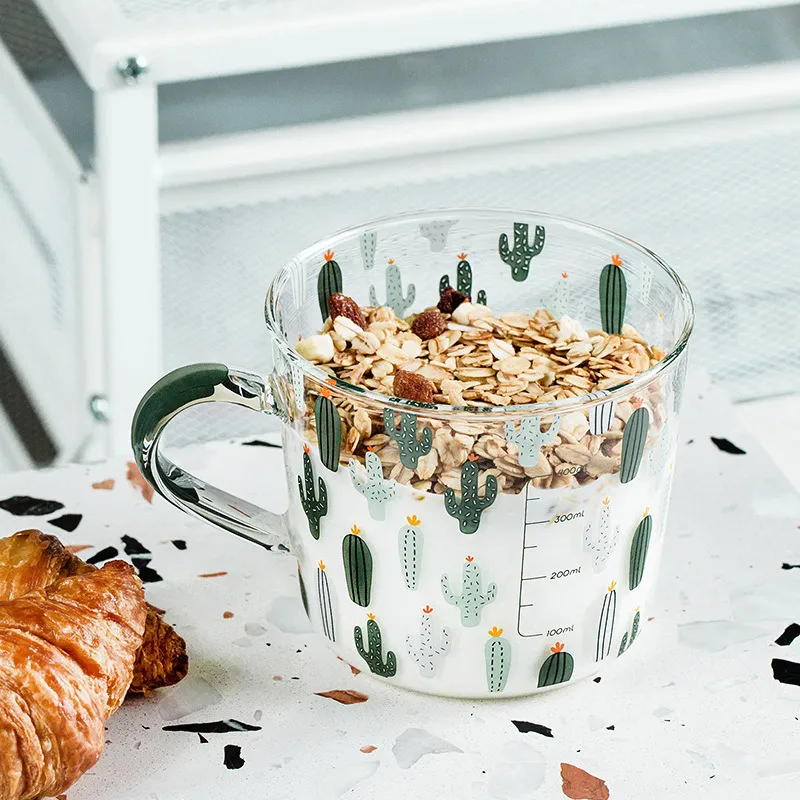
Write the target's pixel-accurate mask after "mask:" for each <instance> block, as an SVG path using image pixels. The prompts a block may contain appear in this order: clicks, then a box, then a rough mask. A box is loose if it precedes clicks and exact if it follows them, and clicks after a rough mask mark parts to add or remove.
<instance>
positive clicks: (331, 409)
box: [314, 389, 342, 472]
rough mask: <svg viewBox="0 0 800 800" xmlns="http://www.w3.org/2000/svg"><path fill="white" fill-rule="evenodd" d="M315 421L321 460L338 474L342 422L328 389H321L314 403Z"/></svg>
mask: <svg viewBox="0 0 800 800" xmlns="http://www.w3.org/2000/svg"><path fill="white" fill-rule="evenodd" d="M314 419H315V421H316V424H317V443H318V444H319V456H320V459H321V461H322V463H323V464H324V465H325V466H326V467H327V468H328V469H329V470H330V471H331V472H336V471H337V470H338V469H339V453H340V452H341V449H342V420H341V418H340V417H339V411H338V410H337V408H336V405H335V404H334V402H333V400H331V396H330V392H329V391H328V390H327V389H320V394H319V396H318V397H317V400H316V402H315V403H314Z"/></svg>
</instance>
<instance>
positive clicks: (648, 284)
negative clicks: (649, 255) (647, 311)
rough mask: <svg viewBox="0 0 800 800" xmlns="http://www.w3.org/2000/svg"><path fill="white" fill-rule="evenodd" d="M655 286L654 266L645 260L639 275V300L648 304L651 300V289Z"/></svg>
mask: <svg viewBox="0 0 800 800" xmlns="http://www.w3.org/2000/svg"><path fill="white" fill-rule="evenodd" d="M652 287H653V268H652V267H651V266H650V264H648V263H647V262H645V263H644V264H643V265H642V271H641V273H640V275H639V302H640V303H641V304H642V305H645V306H646V305H647V303H648V301H649V300H650V290H651V289H652Z"/></svg>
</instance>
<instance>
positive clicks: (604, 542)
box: [583, 497, 619, 572]
mask: <svg viewBox="0 0 800 800" xmlns="http://www.w3.org/2000/svg"><path fill="white" fill-rule="evenodd" d="M602 506H603V507H602V509H601V511H600V522H599V524H598V527H599V529H600V530H599V532H598V535H597V538H596V539H595V538H594V537H593V536H592V523H591V522H590V523H589V524H588V525H587V526H586V528H584V531H583V549H584V550H587V551H588V552H589V553H591V555H592V566H593V568H594V571H595V572H602V571H603V567H605V565H606V561H608V558H609V556H610V555H611V554H612V553H613V552H614V549H615V548H616V546H617V541H618V540H619V525H617V527H616V528H614V531H613V533H612V531H611V501H610V500H609V498H607V497H606V498H605V499H604V500H603V503H602Z"/></svg>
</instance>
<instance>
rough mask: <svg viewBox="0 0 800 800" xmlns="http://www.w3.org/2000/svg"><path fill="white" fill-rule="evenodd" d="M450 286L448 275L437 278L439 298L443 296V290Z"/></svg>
mask: <svg viewBox="0 0 800 800" xmlns="http://www.w3.org/2000/svg"><path fill="white" fill-rule="evenodd" d="M449 286H450V276H449V275H442V277H441V278H439V297H441V296H442V295H443V294H444V290H445V289H447V288H448V287H449Z"/></svg>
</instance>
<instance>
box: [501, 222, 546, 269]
mask: <svg viewBox="0 0 800 800" xmlns="http://www.w3.org/2000/svg"><path fill="white" fill-rule="evenodd" d="M544 237H545V230H544V228H543V227H542V226H541V225H537V226H536V231H535V233H534V235H533V243H532V244H530V243H529V242H528V224H527V223H526V222H515V223H514V247H513V249H511V248H509V246H508V236H507V235H506V234H505V233H501V234H500V242H499V250H500V258H501V259H502V260H503V261H504V262H505V263H506V264H508V266H509V267H511V277H512V278H513V279H514V280H515V281H524V280H525V279H526V278H527V277H528V270H529V269H530V266H531V261H532V259H533V258H534V257H535V256H538V255H539V253H541V252H542V248H543V247H544Z"/></svg>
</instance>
